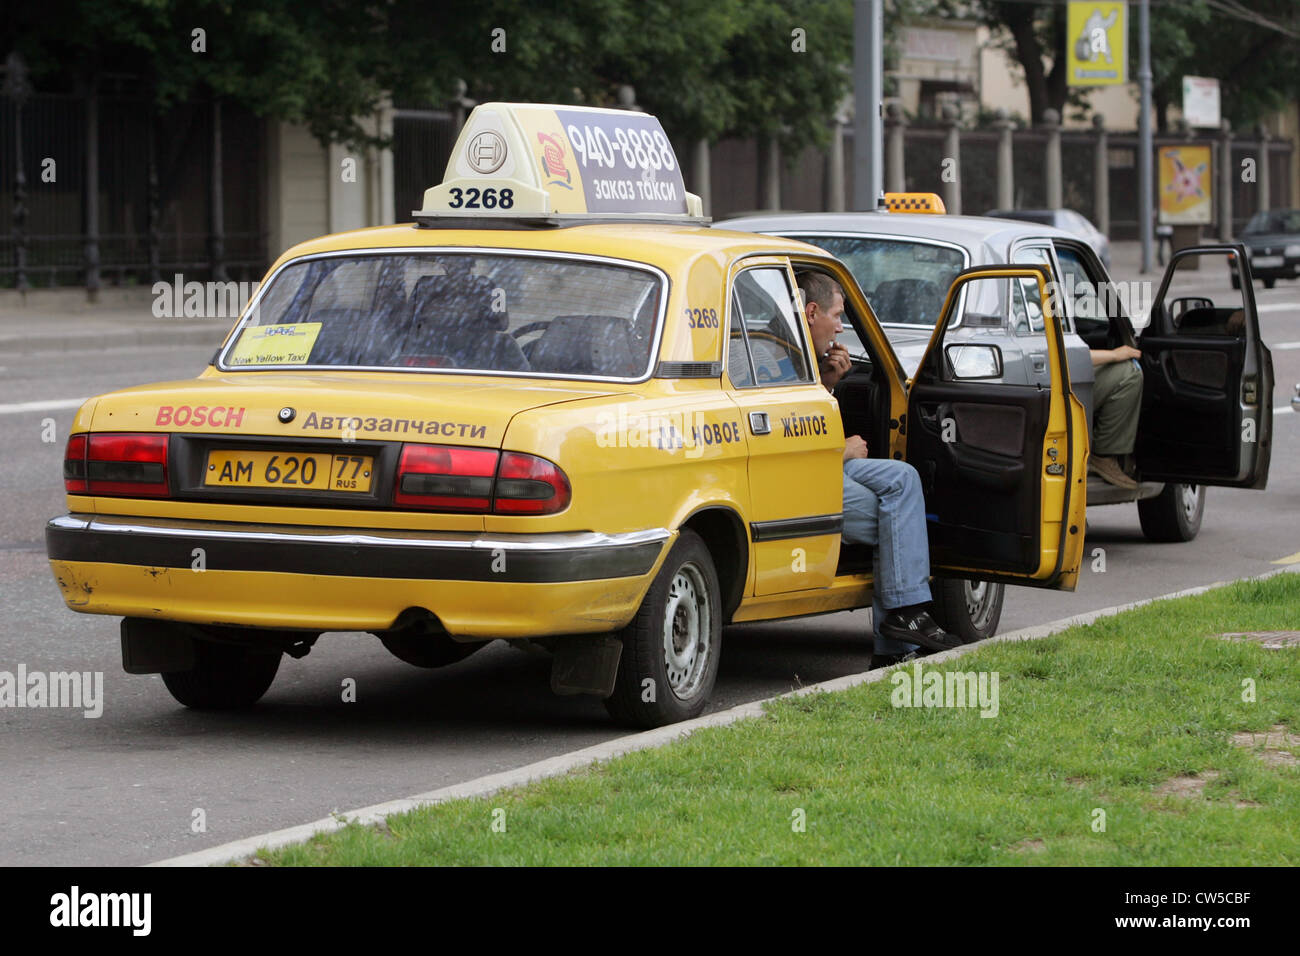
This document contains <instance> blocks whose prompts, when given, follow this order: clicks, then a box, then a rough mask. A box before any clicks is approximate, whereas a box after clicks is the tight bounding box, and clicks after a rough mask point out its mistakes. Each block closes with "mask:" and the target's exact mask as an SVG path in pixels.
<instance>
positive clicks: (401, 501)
mask: <svg viewBox="0 0 1300 956" xmlns="http://www.w3.org/2000/svg"><path fill="white" fill-rule="evenodd" d="M496 467H497V452H496V449H493V448H449V447H445V446H440V445H404V446H403V447H402V459H401V463H400V464H399V465H398V466H397V487H396V489H394V491H393V504H395V505H405V506H407V507H410V508H429V509H435V510H437V511H487V510H488V505H489V503H490V502H491V500H492V476H493V475H494V474H495V473H496Z"/></svg>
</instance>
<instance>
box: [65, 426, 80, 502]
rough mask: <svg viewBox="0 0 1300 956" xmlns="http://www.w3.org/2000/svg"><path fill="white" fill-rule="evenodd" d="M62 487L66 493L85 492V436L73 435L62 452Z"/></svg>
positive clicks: (78, 493)
mask: <svg viewBox="0 0 1300 956" xmlns="http://www.w3.org/2000/svg"><path fill="white" fill-rule="evenodd" d="M63 487H64V488H66V489H67V490H68V494H76V495H83V494H85V493H86V436H85V435H84V434H83V435H73V436H72V437H71V438H69V439H68V450H67V451H65V452H64V453H63Z"/></svg>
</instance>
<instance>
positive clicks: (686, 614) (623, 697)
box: [605, 528, 722, 727]
mask: <svg viewBox="0 0 1300 956" xmlns="http://www.w3.org/2000/svg"><path fill="white" fill-rule="evenodd" d="M720 595H721V589H720V588H719V587H718V574H717V571H716V570H714V567H713V558H712V556H711V555H710V554H709V549H708V548H706V547H705V546H704V542H703V541H702V540H701V539H700V536H699V535H697V534H696V533H695V532H694V531H692V530H690V529H689V528H683V529H682V531H681V532H680V534H679V535H678V537H677V543H676V544H674V545H673V548H672V550H671V551H670V552H668V557H667V559H666V560H665V561H664V563H663V567H662V568H660V569H659V573H658V574H657V575H656V576H655V579H654V583H653V584H651V585H650V590H649V591H648V592H647V593H646V596H645V600H644V601H642V602H641V607H640V609H639V610H638V611H637V614H636V617H634V618H633V619H632V621H631V623H630V624H628V626H627V627H625V628H624V629H623V631H622V633H621V635H620V637H621V639H622V641H623V653H622V656H621V657H620V658H619V662H618V675H617V677H616V678H615V681H614V693H613V694H612V695H610V696H609V697H607V698H606V699H605V709H606V710H608V711H609V713H610V716H611V717H613V718H614V719H615V720H617V721H619V722H620V723H624V724H630V725H632V726H634V727H662V726H663V725H665V724H673V723H677V722H678V721H681V720H689V719H690V718H692V717H697V716H699V714H700V713H701V711H703V710H704V708H705V706H707V705H708V703H709V697H710V695H711V694H712V693H713V684H714V682H715V681H716V680H717V676H718V659H719V657H720V655H721V652H722V607H721V600H720ZM647 681H648V682H649V683H647ZM647 697H649V698H650V699H649V700H647V699H646V698H647Z"/></svg>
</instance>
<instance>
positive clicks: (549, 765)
mask: <svg viewBox="0 0 1300 956" xmlns="http://www.w3.org/2000/svg"><path fill="white" fill-rule="evenodd" d="M1277 574H1300V567H1297V566H1291V567H1284V568H1278V569H1277V570H1276V571H1267V572H1265V573H1264V574H1261V575H1258V576H1257V577H1254V578H1239V579H1238V580H1242V581H1252V580H1253V581H1262V580H1263V579H1265V578H1271V577H1273V576H1274V575H1277ZM1235 583H1236V582H1235V581H1216V582H1215V583H1214V584H1206V585H1204V586H1202V587H1196V588H1187V589H1186V590H1183V591H1175V592H1173V593H1172V594H1162V595H1160V596H1159V597H1153V598H1143V599H1142V600H1140V601H1133V602H1132V603H1130V604H1120V605H1116V606H1115V607H1105V608H1101V609H1100V610H1097V611H1088V612H1086V613H1084V614H1077V615H1075V616H1074V617H1067V618H1062V619H1061V620H1059V621H1052V622H1050V623H1048V624H1039V625H1036V626H1034V627H1026V628H1021V629H1020V630H1018V631H1011V632H1010V633H1007V634H1001V635H997V636H994V637H990V638H987V639H986V640H983V641H980V642H979V643H977V644H965V645H963V646H961V647H957V648H953V649H952V650H950V651H943V652H942V653H939V654H931V655H930V656H928V657H926V658H925V663H926V666H927V667H929V666H931V665H932V664H937V663H941V662H942V661H947V660H952V659H954V658H957V657H961V656H963V655H965V654H968V653H970V652H971V651H975V650H978V649H979V648H981V647H986V646H988V645H990V644H1001V643H1004V642H1009V641H1033V640H1038V639H1040V638H1044V637H1050V636H1051V635H1053V634H1058V633H1060V632H1061V631H1064V630H1066V629H1068V628H1071V627H1076V626H1079V625H1083V624H1091V623H1092V622H1093V621H1096V620H1097V619H1099V618H1103V617H1111V616H1113V615H1115V614H1119V613H1120V612H1121V611H1129V610H1132V609H1133V608H1136V607H1143V606H1144V605H1147V604H1154V603H1155V602H1156V601H1168V600H1172V599H1174V598H1181V597H1192V596H1193V595H1196V594H1204V593H1206V592H1207V591H1211V590H1213V589H1215V588H1221V587H1226V586H1227V585H1229V584H1235ZM889 672H890V671H889V669H888V668H880V669H878V670H873V671H863V672H862V673H860V674H848V675H846V676H844V677H836V678H835V679H833V680H828V681H822V682H821V683H820V684H809V685H808V686H807V687H800V688H799V689H798V690H793V691H789V692H788V693H785V694H778V695H777V696H776V697H771V698H768V699H767V700H755V701H751V702H750V703H748V704H741V705H740V706H738V707H732V708H731V709H730V710H724V711H720V712H719V713H716V714H706V715H705V716H703V717H696V718H695V719H694V720H684V721H682V722H681V723H679V724H670V725H668V726H667V727H657V728H655V729H654V730H647V731H644V732H642V733H638V734H629V735H628V736H626V737H617V738H615V739H614V740H609V741H606V742H605V743H603V744H596V745H595V746H594V747H584V748H583V749H581V750H574V751H572V752H571V753H567V754H560V755H559V756H556V757H548V758H546V759H545V760H539V761H537V762H536V763H531V764H528V765H527V766H524V767H519V768H517V769H515V770H507V771H505V772H503V773H494V774H491V775H489V776H486V777H479V778H478V779H477V780H467V781H465V782H464V783H456V784H452V785H451V786H449V787H443V788H442V789H440V790H431V791H429V792H428V793H421V794H417V795H416V796H413V797H406V798H404V799H401V800H390V801H388V802H387V803H376V804H374V805H372V806H369V807H362V808H361V809H360V810H349V811H347V812H346V813H337V812H336V813H334V814H333V815H331V816H329V817H327V818H326V819H324V820H317V821H316V822H315V823H304V824H302V825H300V826H296V827H288V828H287V829H284V830H275V831H274V832H271V833H263V834H261V835H259V836H252V837H246V838H244V839H242V840H234V841H232V842H230V843H223V844H222V845H220V846H214V847H212V848H210V849H207V850H199V851H197V852H195V853H186V854H185V855H183V856H175V857H172V858H170V859H167V860H159V861H158V862H156V863H149V864H147V865H148V866H220V865H222V864H225V863H233V862H236V861H239V860H243V859H246V858H247V857H250V856H253V855H254V854H256V852H257V851H258V850H259V849H268V850H276V849H279V848H281V847H285V846H290V845H291V844H294V843H305V842H306V841H308V840H310V839H311V838H312V837H313V836H315V835H316V834H318V833H332V832H334V831H335V830H341V829H343V828H344V827H345V826H347V825H348V824H349V823H359V824H361V825H362V826H367V825H369V824H372V823H378V822H380V821H381V820H383V819H385V818H386V817H389V816H391V815H393V814H395V813H406V812H408V811H411V810H415V809H417V808H419V807H424V806H428V805H429V804H433V803H444V802H446V801H448V800H456V799H460V798H462V797H484V796H487V795H489V794H492V793H496V792H498V791H500V790H505V789H507V788H509V787H519V786H524V785H525V784H529V783H534V782H536V781H538V780H543V779H546V778H548V777H559V776H563V775H564V774H566V773H569V772H570V771H572V770H577V769H579V768H582V767H587V766H590V765H591V764H593V763H597V762H599V761H602V760H612V759H613V758H615V757H621V756H622V755H624V754H628V753H633V752H635V751H638V750H648V749H649V748H651V747H662V746H664V745H665V744H670V743H673V742H674V741H676V740H679V739H681V738H682V737H687V736H690V734H691V733H692V732H694V731H696V730H701V729H703V728H705V727H722V726H725V725H727V724H734V723H735V722H736V721H738V720H743V719H745V718H747V717H762V716H763V713H764V709H763V705H764V704H766V703H768V702H769V701H772V700H780V699H781V698H783V697H802V696H804V695H806V694H818V693H824V692H828V691H837V690H847V689H848V688H850V687H856V686H858V685H859V684H874V683H876V682H878V681H882V680H884V679H885V677H886V675H887V674H889Z"/></svg>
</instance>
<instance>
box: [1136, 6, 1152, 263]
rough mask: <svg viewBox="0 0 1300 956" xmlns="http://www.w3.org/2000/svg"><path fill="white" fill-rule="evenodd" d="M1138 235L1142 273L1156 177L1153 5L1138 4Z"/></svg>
mask: <svg viewBox="0 0 1300 956" xmlns="http://www.w3.org/2000/svg"><path fill="white" fill-rule="evenodd" d="M1138 89H1139V91H1140V92H1141V103H1140V105H1139V109H1138V236H1139V237H1140V238H1141V239H1142V272H1143V273H1144V274H1145V273H1147V272H1150V271H1151V239H1152V236H1151V233H1152V225H1151V214H1152V211H1153V206H1154V205H1155V204H1154V203H1153V202H1152V199H1151V195H1152V180H1153V179H1154V178H1155V175H1154V169H1153V168H1152V167H1153V163H1154V160H1153V158H1152V155H1151V152H1152V149H1153V145H1152V141H1151V6H1150V0H1141V2H1140V3H1139V4H1138Z"/></svg>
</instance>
